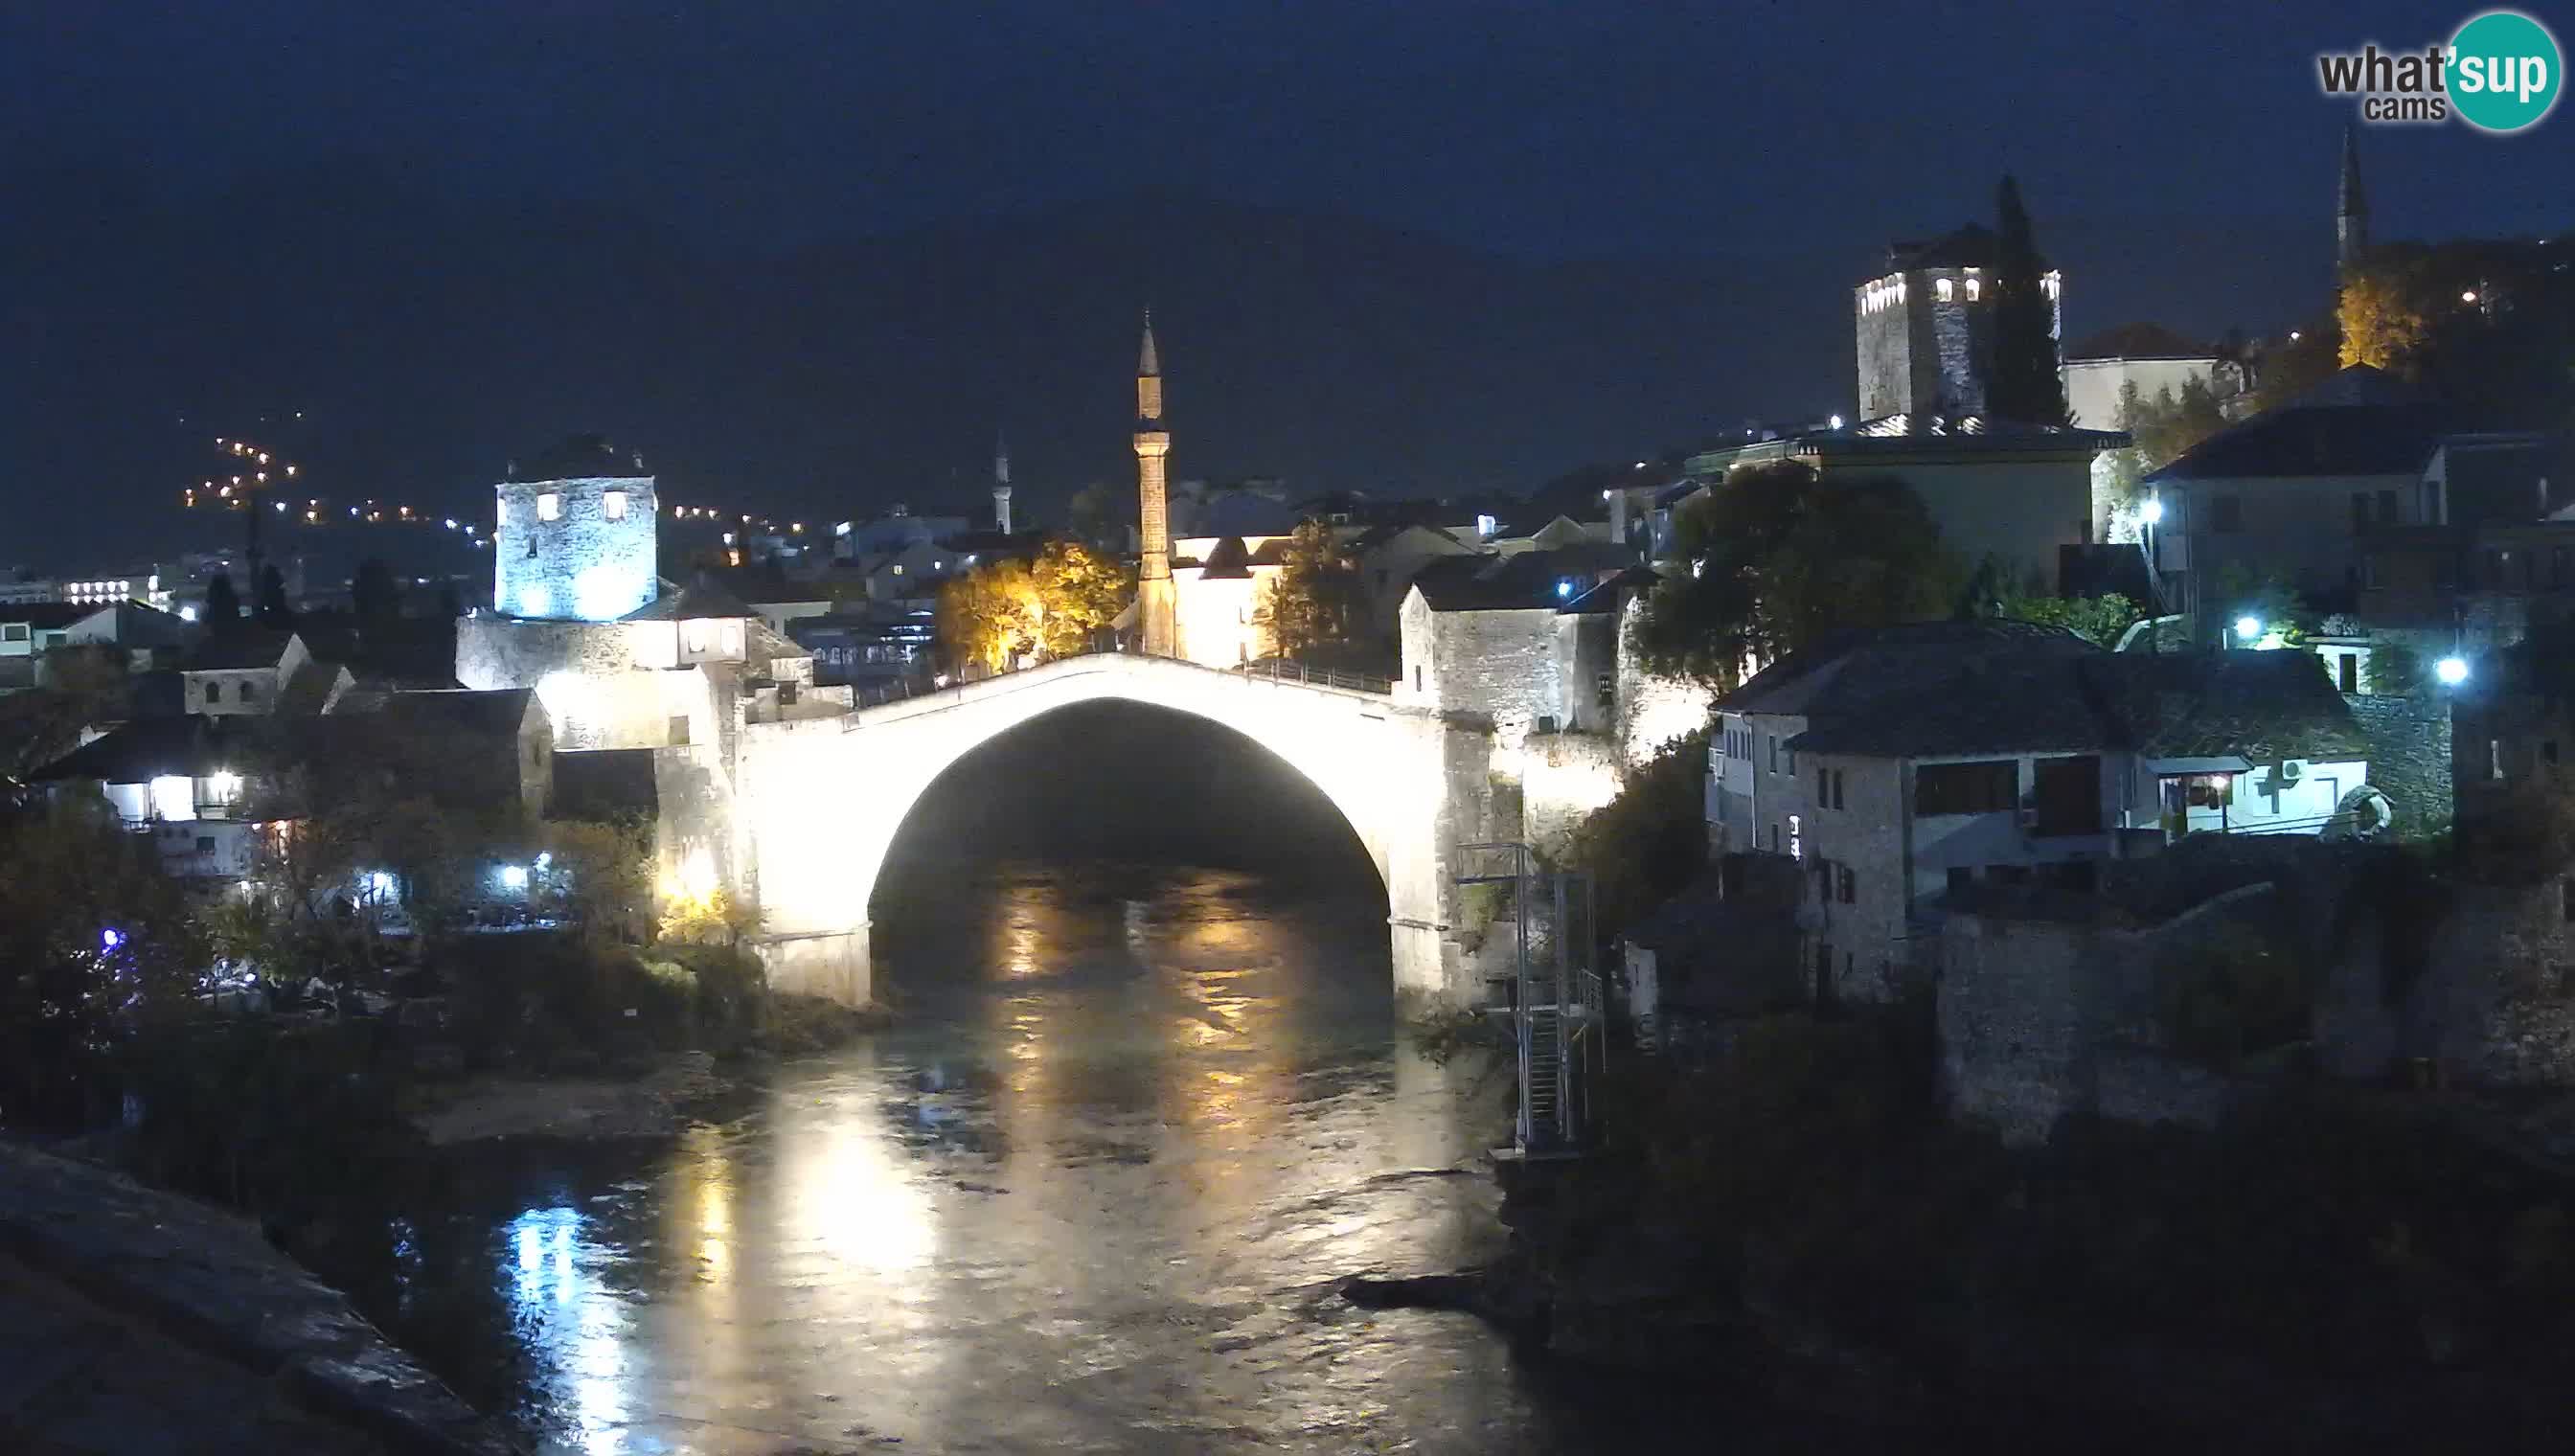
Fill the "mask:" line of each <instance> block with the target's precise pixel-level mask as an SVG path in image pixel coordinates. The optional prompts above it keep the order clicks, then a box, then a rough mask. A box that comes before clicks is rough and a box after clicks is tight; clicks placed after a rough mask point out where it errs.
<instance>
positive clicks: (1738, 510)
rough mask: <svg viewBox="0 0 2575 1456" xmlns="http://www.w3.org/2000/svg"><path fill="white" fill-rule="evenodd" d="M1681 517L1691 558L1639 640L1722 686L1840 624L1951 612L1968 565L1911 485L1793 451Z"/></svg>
mask: <svg viewBox="0 0 2575 1456" xmlns="http://www.w3.org/2000/svg"><path fill="white" fill-rule="evenodd" d="M1673 530H1674V537H1675V546H1676V557H1677V559H1678V561H1679V562H1680V563H1681V564H1682V567H1683V569H1681V570H1676V571H1671V572H1667V573H1665V574H1664V576H1663V580H1662V581H1661V582H1660V583H1659V584H1657V585H1656V586H1655V588H1654V590H1653V591H1652V592H1651V593H1650V594H1649V595H1648V596H1647V597H1646V598H1645V605H1644V610H1643V611H1642V612H1641V613H1640V614H1638V616H1637V619H1636V623H1635V626H1634V627H1633V628H1632V629H1631V631H1632V633H1633V637H1632V639H1631V641H1632V643H1633V645H1634V647H1635V649H1636V651H1637V653H1638V655H1639V657H1640V659H1641V661H1642V662H1643V664H1644V666H1645V667H1646V669H1647V670H1648V671H1651V672H1656V673H1663V674H1669V675H1679V676H1687V677H1691V678H1695V679H1697V680H1699V681H1700V682H1702V683H1705V684H1707V685H1709V686H1710V687H1713V688H1716V689H1719V690H1724V689H1729V688H1732V687H1733V686H1734V685H1735V683H1736V682H1737V681H1738V680H1739V679H1740V678H1741V676H1742V673H1743V670H1744V667H1745V665H1746V663H1747V662H1750V661H1758V662H1763V663H1767V662H1771V661H1775V660H1776V659H1778V658H1781V657H1783V656H1785V655H1787V654H1789V653H1792V652H1795V651H1797V650H1798V649H1799V648H1802V647H1804V646H1805V645H1807V644H1808V643H1810V642H1812V641H1813V640H1814V639H1815V638H1816V637H1818V636H1820V635H1821V634H1823V633H1826V632H1830V631H1832V630H1834V629H1837V628H1854V627H1887V626H1892V625H1894V624H1896V623H1903V622H1923V621H1930V620H1934V619H1938V618H1941V617H1945V616H1947V615H1949V613H1950V611H1951V610H1952V608H1953V607H1954V606H1955V605H1956V602H1957V600H1958V595H1959V592H1960V590H1961V588H1962V586H1963V584H1964V581H1965V576H1966V574H1965V572H1964V571H1963V570H1962V568H1961V567H1960V564H1959V563H1958V561H1957V559H1956V558H1955V557H1954V556H1952V555H1951V554H1950V553H1949V552H1948V551H1947V550H1946V549H1945V548H1943V547H1942V546H1941V544H1940V528H1939V527H1938V526H1936V525H1934V524H1933V523H1932V521H1931V517H1930V514H1929V513H1928V512H1926V511H1925V510H1924V509H1923V507H1922V501H1921V498H1920V497H1918V496H1916V495H1914V494H1913V491H1912V488H1910V487H1908V486H1906V485H1905V484H1904V483H1902V482H1901V481H1891V480H1859V481H1849V480H1842V479H1839V478H1818V477H1817V475H1816V474H1815V472H1814V471H1812V470H1811V469H1809V468H1807V467H1805V466H1802V465H1798V464H1795V463H1794V462H1788V461H1779V462H1774V463H1771V464H1767V465H1757V466H1745V467H1742V468H1739V469H1736V470H1734V471H1731V472H1729V473H1728V474H1727V475H1726V476H1725V478H1724V479H1723V480H1720V481H1718V482H1716V483H1715V485H1714V486H1712V487H1711V488H1710V489H1709V490H1708V492H1707V494H1705V495H1704V496H1701V497H1699V498H1697V499H1695V500H1693V501H1691V502H1690V503H1689V504H1688V505H1686V506H1684V507H1683V508H1682V509H1681V511H1680V513H1679V515H1678V517H1677V518H1676V520H1675V521H1674V523H1673Z"/></svg>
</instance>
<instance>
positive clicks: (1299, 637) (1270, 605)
mask: <svg viewBox="0 0 2575 1456" xmlns="http://www.w3.org/2000/svg"><path fill="white" fill-rule="evenodd" d="M1357 588H1358V573H1357V571H1356V570H1355V569H1354V568H1353V567H1352V565H1351V563H1350V560H1349V558H1348V557H1346V556H1343V555H1342V554H1341V549H1340V546H1339V544H1338V543H1337V542H1335V541H1333V540H1332V529H1331V528H1330V527H1328V526H1326V525H1324V524H1323V523H1322V522H1320V521H1306V522H1301V523H1299V524H1298V525H1297V527H1296V530H1295V532H1294V534H1292V535H1291V536H1289V537H1288V538H1287V559H1286V560H1285V561H1284V562H1282V563H1281V564H1280V568H1279V575H1278V577H1277V578H1275V579H1273V581H1272V582H1271V584H1270V593H1269V596H1268V599H1267V600H1265V601H1264V602H1262V604H1261V605H1260V608H1259V609H1258V610H1259V613H1260V622H1261V626H1262V627H1264V628H1266V629H1267V630H1268V631H1269V633H1270V641H1271V644H1272V647H1273V650H1274V651H1276V652H1277V653H1278V654H1279V656H1281V657H1283V658H1301V657H1304V656H1306V655H1307V654H1309V653H1312V652H1313V651H1314V650H1315V649H1316V648H1320V647H1325V646H1328V645H1331V644H1336V643H1344V642H1347V641H1348V640H1349V636H1350V623H1351V621H1352V619H1353V617H1354V616H1355V612H1356V604H1357Z"/></svg>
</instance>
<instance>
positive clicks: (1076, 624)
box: [1029, 541, 1136, 658]
mask: <svg viewBox="0 0 2575 1456" xmlns="http://www.w3.org/2000/svg"><path fill="white" fill-rule="evenodd" d="M1029 585H1030V587H1031V589H1032V590H1033V592H1034V593H1035V596H1036V601H1037V608H1038V629H1037V639H1038V647H1039V649H1040V650H1041V651H1043V652H1044V653H1046V654H1047V656H1049V657H1057V658H1061V657H1070V656H1072V655H1073V654H1076V653H1080V652H1083V651H1086V650H1088V649H1089V648H1090V646H1091V644H1092V641H1093V639H1094V638H1095V637H1097V636H1098V635H1099V634H1100V633H1102V632H1104V631H1106V630H1107V629H1108V627H1109V625H1110V624H1111V623H1113V622H1115V621H1117V620H1118V614H1119V613H1120V612H1122V611H1125V610H1126V607H1127V602H1128V599H1129V598H1130V597H1132V596H1133V595H1134V594H1135V587H1136V584H1135V580H1134V579H1133V578H1132V577H1130V576H1129V575H1128V573H1127V569H1126V567H1124V566H1123V565H1121V564H1120V563H1119V562H1118V560H1117V558H1115V557H1112V556H1108V555H1106V554H1104V553H1101V552H1097V551H1094V550H1092V549H1091V548H1090V547H1087V546H1084V545H1083V544H1082V543H1080V542H1078V541H1050V542H1048V543H1047V546H1046V550H1045V551H1043V552H1041V553H1039V555H1038V559H1037V562H1036V563H1035V565H1033V566H1032V567H1031V568H1030V569H1029Z"/></svg>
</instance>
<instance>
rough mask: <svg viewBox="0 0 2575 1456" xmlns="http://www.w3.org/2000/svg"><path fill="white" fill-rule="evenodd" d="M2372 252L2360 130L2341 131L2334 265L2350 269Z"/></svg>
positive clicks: (2345, 126) (2348, 126)
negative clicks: (2370, 248) (2362, 179)
mask: <svg viewBox="0 0 2575 1456" xmlns="http://www.w3.org/2000/svg"><path fill="white" fill-rule="evenodd" d="M2368 251H2369V194H2368V193H2366V192H2364V191H2362V190H2361V186H2360V129H2359V128H2358V127H2356V126H2353V125H2352V124H2351V123H2349V122H2345V123H2343V128H2342V182H2341V184H2340V185H2339V186H2338V187H2336V188H2335V190H2334V265H2335V267H2336V268H2337V269H2343V268H2349V267H2350V266H2352V265H2353V264H2355V263H2357V262H2359V261H2360V256H2361V255H2362V254H2364V253H2366V252H2368Z"/></svg>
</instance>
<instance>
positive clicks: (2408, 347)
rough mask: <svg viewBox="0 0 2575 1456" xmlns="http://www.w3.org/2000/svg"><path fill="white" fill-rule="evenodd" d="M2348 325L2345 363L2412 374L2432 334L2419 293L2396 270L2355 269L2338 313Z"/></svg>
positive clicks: (2347, 275)
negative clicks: (2425, 343) (2425, 342)
mask: <svg viewBox="0 0 2575 1456" xmlns="http://www.w3.org/2000/svg"><path fill="white" fill-rule="evenodd" d="M2335 317H2336V320H2337V321H2338V322H2339V323H2340V325H2341V327H2342V352H2341V358H2342V364H2343V367H2344V368H2346V369H2348V368H2350V367H2351V366H2353V365H2355V364H2366V365H2368V366H2369V367H2370V368H2372V369H2384V370H2387V371H2389V372H2391V373H2403V374H2411V373H2413V372H2414V369H2415V366H2416V363H2417V356H2418V355H2419V354H2420V352H2421V350H2422V348H2423V345H2424V341H2425V340H2426V339H2428V338H2429V337H2430V335H2431V332H2432V325H2431V320H2430V319H2429V318H2428V317H2426V315H2425V313H2424V309H2423V306H2422V303H2421V300H2420V299H2419V297H2418V296H2417V289H2416V288H2415V286H2414V285H2413V283H2412V281H2411V280H2409V279H2408V278H2407V277H2406V275H2405V274H2404V273H2402V272H2400V271H2398V270H2396V269H2394V268H2354V269H2351V270H2349V271H2348V272H2346V273H2345V274H2344V275H2343V281H2342V300H2341V303H2340V304H2339V305H2338V306H2337V308H2336V310H2335Z"/></svg>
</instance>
